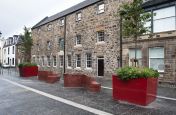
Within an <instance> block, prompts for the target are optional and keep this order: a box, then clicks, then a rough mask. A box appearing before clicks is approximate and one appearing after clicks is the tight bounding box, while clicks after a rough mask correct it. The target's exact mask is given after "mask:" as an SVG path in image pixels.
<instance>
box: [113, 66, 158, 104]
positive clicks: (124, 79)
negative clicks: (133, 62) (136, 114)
mask: <svg viewBox="0 0 176 115" xmlns="http://www.w3.org/2000/svg"><path fill="white" fill-rule="evenodd" d="M158 77H159V73H158V72H157V71H156V70H153V69H150V68H137V67H124V68H120V69H117V70H116V75H113V76H112V80H113V99H114V100H121V101H127V102H130V103H134V104H138V105H142V106H146V105H148V104H150V103H151V102H153V101H154V100H155V99H156V94H157V84H158Z"/></svg>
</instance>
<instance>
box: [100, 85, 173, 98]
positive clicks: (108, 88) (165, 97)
mask: <svg viewBox="0 0 176 115" xmlns="http://www.w3.org/2000/svg"><path fill="white" fill-rule="evenodd" d="M101 87H102V88H103V89H109V90H112V88H111V87H105V86H101ZM156 97H157V98H159V99H167V100H172V101H176V98H170V97H164V96H159V95H158V96H156Z"/></svg>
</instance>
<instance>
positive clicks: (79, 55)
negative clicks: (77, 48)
mask: <svg viewBox="0 0 176 115" xmlns="http://www.w3.org/2000/svg"><path fill="white" fill-rule="evenodd" d="M78 59H79V60H78ZM78 62H80V66H78ZM76 68H81V54H76Z"/></svg>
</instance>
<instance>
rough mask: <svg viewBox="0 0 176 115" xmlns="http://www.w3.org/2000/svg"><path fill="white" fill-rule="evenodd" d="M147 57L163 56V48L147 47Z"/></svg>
mask: <svg viewBox="0 0 176 115" xmlns="http://www.w3.org/2000/svg"><path fill="white" fill-rule="evenodd" d="M149 57H150V58H164V48H162V47H158V48H150V49H149Z"/></svg>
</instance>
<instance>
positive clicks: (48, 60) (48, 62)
mask: <svg viewBox="0 0 176 115" xmlns="http://www.w3.org/2000/svg"><path fill="white" fill-rule="evenodd" d="M47 66H48V67H51V56H47Z"/></svg>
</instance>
